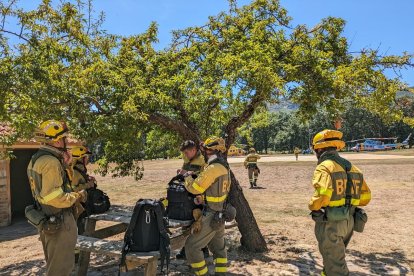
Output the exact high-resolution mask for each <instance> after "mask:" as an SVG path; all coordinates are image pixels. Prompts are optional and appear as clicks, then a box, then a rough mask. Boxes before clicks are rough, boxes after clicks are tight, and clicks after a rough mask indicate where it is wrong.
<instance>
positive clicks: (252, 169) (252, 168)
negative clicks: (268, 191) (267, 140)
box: [244, 148, 260, 189]
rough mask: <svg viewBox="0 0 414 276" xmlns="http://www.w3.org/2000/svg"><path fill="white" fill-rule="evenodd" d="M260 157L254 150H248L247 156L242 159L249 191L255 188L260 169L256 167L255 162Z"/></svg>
mask: <svg viewBox="0 0 414 276" xmlns="http://www.w3.org/2000/svg"><path fill="white" fill-rule="evenodd" d="M259 159H260V155H258V154H257V153H256V150H255V149H254V148H250V149H249V154H248V155H247V156H246V159H244V167H245V168H246V169H247V172H248V175H249V181H250V189H252V188H254V187H257V178H258V177H259V173H260V169H259V167H258V166H257V160H259Z"/></svg>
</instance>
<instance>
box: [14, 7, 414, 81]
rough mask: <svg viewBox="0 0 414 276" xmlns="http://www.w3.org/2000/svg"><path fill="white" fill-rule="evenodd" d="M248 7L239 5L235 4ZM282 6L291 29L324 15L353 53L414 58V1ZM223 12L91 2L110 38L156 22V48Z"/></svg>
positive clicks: (410, 75)
mask: <svg viewBox="0 0 414 276" xmlns="http://www.w3.org/2000/svg"><path fill="white" fill-rule="evenodd" d="M55 1H56V0H54V2H55ZM35 2H38V1H32V0H21V1H20V5H21V6H23V7H24V8H31V7H33V6H34V3H35ZM249 2H250V1H247V0H239V1H238V3H239V5H243V4H247V3H249ZM281 4H282V6H284V7H285V8H286V9H287V10H288V12H289V15H290V16H291V17H293V24H294V25H296V24H307V25H309V26H313V25H315V24H317V23H318V22H319V21H320V20H321V19H322V18H324V17H327V16H336V17H342V18H344V19H345V20H346V21H347V25H346V28H345V36H346V37H347V38H348V40H349V42H351V43H352V44H351V50H352V51H358V50H360V49H361V48H367V47H370V48H378V47H379V49H380V50H381V51H382V52H383V53H387V54H401V53H402V52H404V51H407V52H410V53H414V0H397V1H390V0H363V1H361V0H346V1H344V0H342V1H340V0H281ZM227 7H228V3H227V1H225V0H196V1H194V0H193V1H190V0H152V1H148V0H117V1H114V0H95V1H94V9H95V11H103V12H104V13H105V14H106V21H105V24H104V28H105V29H106V30H108V31H109V32H111V33H116V34H122V35H131V34H138V33H141V32H143V31H145V30H146V28H147V27H148V25H149V24H150V22H151V21H156V22H157V23H158V26H159V40H160V42H159V45H158V46H157V47H158V48H164V47H166V46H168V44H169V42H170V39H171V31H172V30H175V29H181V28H185V27H189V26H194V25H201V24H204V23H205V22H206V21H207V18H208V16H209V15H215V14H217V13H219V12H220V11H223V10H226V9H227ZM390 76H392V75H390ZM403 79H404V81H406V82H407V83H409V84H410V85H411V86H413V85H414V69H410V70H407V71H404V72H403Z"/></svg>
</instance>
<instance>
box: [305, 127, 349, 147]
mask: <svg viewBox="0 0 414 276" xmlns="http://www.w3.org/2000/svg"><path fill="white" fill-rule="evenodd" d="M342 136H343V134H342V132H340V131H338V130H331V129H325V130H323V131H321V132H319V133H318V134H316V135H315V137H313V142H312V145H313V149H315V150H316V149H324V148H336V149H337V150H341V149H343V148H344V147H345V142H344V141H342Z"/></svg>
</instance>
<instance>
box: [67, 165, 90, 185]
mask: <svg viewBox="0 0 414 276" xmlns="http://www.w3.org/2000/svg"><path fill="white" fill-rule="evenodd" d="M87 183H88V177H87V169H86V167H85V165H83V164H82V163H79V162H77V163H75V164H74V165H73V168H72V175H71V177H70V188H71V190H72V191H74V192H79V191H81V190H85V189H86V184H87Z"/></svg>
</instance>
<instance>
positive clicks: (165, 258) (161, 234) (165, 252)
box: [120, 199, 170, 271]
mask: <svg viewBox="0 0 414 276" xmlns="http://www.w3.org/2000/svg"><path fill="white" fill-rule="evenodd" d="M163 214H164V207H163V205H162V203H161V202H160V201H156V200H151V199H140V200H138V202H137V203H136V204H135V208H134V211H133V213H132V217H131V221H130V223H129V226H128V229H127V230H126V232H125V237H124V245H123V247H122V257H121V263H120V268H121V267H124V268H125V269H126V265H125V256H126V254H127V253H128V252H151V251H159V252H160V257H161V271H162V270H163V268H164V262H166V264H167V271H168V265H169V261H170V238H169V236H168V234H167V231H166V227H165V222H164V218H163Z"/></svg>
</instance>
